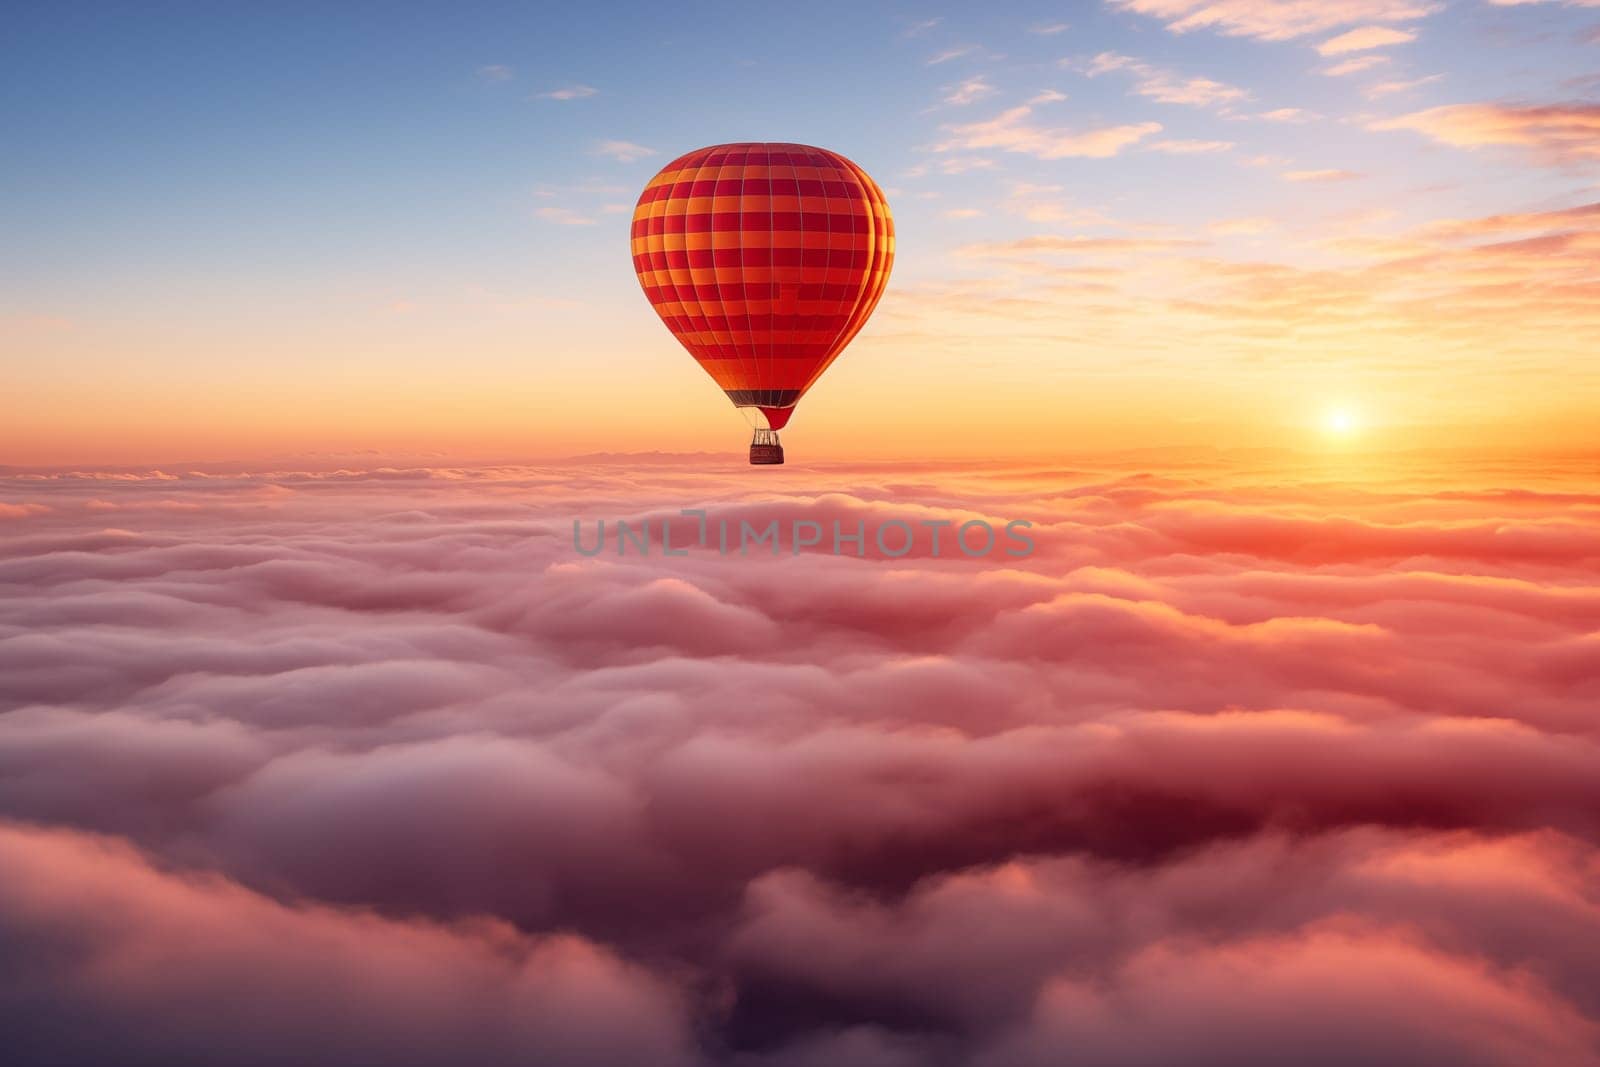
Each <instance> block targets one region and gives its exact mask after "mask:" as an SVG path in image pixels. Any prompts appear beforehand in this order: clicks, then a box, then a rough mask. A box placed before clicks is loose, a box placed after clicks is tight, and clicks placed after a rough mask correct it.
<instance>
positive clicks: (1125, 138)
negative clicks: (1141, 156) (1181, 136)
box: [936, 104, 1162, 159]
mask: <svg viewBox="0 0 1600 1067" xmlns="http://www.w3.org/2000/svg"><path fill="white" fill-rule="evenodd" d="M1033 107H1034V105H1031V104H1022V105H1019V106H1017V107H1013V108H1008V109H1006V110H1005V111H1002V112H1000V114H998V115H996V116H995V117H994V118H992V119H989V120H987V121H984V122H973V123H965V124H959V125H949V126H946V127H945V130H946V131H947V132H948V133H949V134H950V140H948V141H946V142H944V143H942V144H940V145H938V146H937V147H936V151H940V152H948V151H952V150H955V149H958V148H964V149H985V148H998V149H1001V150H1003V151H1006V152H1019V153H1022V154H1024V155H1029V156H1033V157H1034V158H1035V159H1065V158H1072V157H1077V158H1086V159H1106V158H1109V157H1111V156H1115V155H1117V154H1118V153H1120V152H1121V151H1122V150H1123V149H1124V148H1127V147H1128V146H1129V145H1133V144H1137V143H1138V142H1139V141H1141V140H1143V139H1144V138H1145V137H1148V136H1150V135H1151V134H1154V133H1160V132H1161V129H1162V126H1161V124H1160V123H1159V122H1139V123H1128V124H1123V125H1118V126H1103V127H1100V128H1098V129H1089V130H1069V129H1063V128H1060V127H1047V126H1040V125H1038V124H1036V123H1035V122H1032V121H1030V120H1031V117H1032V115H1033Z"/></svg>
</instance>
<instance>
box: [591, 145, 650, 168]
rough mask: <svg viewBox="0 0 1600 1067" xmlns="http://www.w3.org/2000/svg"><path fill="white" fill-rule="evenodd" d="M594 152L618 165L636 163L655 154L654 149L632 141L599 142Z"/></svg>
mask: <svg viewBox="0 0 1600 1067" xmlns="http://www.w3.org/2000/svg"><path fill="white" fill-rule="evenodd" d="M594 151H595V154H596V155H601V156H607V157H609V158H611V159H614V160H616V161H617V162H618V163H637V162H638V161H639V160H641V159H644V158H646V157H648V156H653V155H655V154H656V150H655V149H654V148H646V147H645V146H644V145H642V144H634V143H633V142H632V141H601V142H600V143H599V144H598V145H596V146H595V149H594Z"/></svg>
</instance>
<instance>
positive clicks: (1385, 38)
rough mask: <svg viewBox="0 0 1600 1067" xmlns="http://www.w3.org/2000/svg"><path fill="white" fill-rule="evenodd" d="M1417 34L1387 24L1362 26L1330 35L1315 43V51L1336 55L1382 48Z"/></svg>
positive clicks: (1400, 42)
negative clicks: (1324, 39)
mask: <svg viewBox="0 0 1600 1067" xmlns="http://www.w3.org/2000/svg"><path fill="white" fill-rule="evenodd" d="M1416 39H1417V35H1416V34H1415V33H1413V32H1412V31H1410V30H1397V29H1393V28H1391V27H1389V26H1362V27H1360V28H1359V29H1354V30H1350V31H1349V32H1348V33H1341V34H1339V36H1337V37H1330V38H1328V39H1327V40H1326V41H1323V42H1322V43H1321V44H1319V45H1317V52H1318V53H1319V54H1321V55H1325V56H1338V55H1343V54H1344V53H1346V52H1364V51H1366V50H1367V49H1369V48H1384V47H1387V46H1388V45H1392V44H1405V43H1406V42H1407V41H1415V40H1416Z"/></svg>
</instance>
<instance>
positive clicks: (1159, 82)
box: [1066, 52, 1250, 107]
mask: <svg viewBox="0 0 1600 1067" xmlns="http://www.w3.org/2000/svg"><path fill="white" fill-rule="evenodd" d="M1066 62H1067V63H1068V64H1069V65H1070V61H1066ZM1082 69H1083V72H1084V73H1085V74H1087V75H1088V76H1089V77H1091V78H1093V77H1097V76H1099V75H1101V74H1108V73H1112V72H1118V71H1123V72H1127V73H1129V74H1132V75H1134V76H1135V78H1136V82H1135V87H1134V92H1136V93H1138V94H1139V95H1140V96H1143V97H1146V98H1148V99H1151V100H1155V101H1157V102H1159V103H1163V104H1187V105H1189V106H1191V107H1218V106H1225V105H1228V104H1232V103H1235V102H1237V101H1240V100H1245V99H1248V98H1249V96H1250V94H1249V93H1248V92H1246V91H1245V90H1243V89H1240V88H1238V87H1236V86H1232V85H1227V84H1225V83H1223V82H1219V81H1216V80H1214V79H1212V78H1201V77H1186V76H1184V75H1182V74H1178V73H1175V72H1173V71H1170V70H1163V69H1161V68H1160V67H1155V66H1152V65H1151V64H1149V63H1146V62H1144V61H1143V60H1140V59H1135V58H1134V57H1133V56H1125V55H1121V54H1119V53H1116V52H1101V53H1100V54H1099V55H1097V56H1095V57H1094V58H1093V59H1091V60H1089V62H1088V63H1087V64H1086V65H1084V66H1083V68H1082Z"/></svg>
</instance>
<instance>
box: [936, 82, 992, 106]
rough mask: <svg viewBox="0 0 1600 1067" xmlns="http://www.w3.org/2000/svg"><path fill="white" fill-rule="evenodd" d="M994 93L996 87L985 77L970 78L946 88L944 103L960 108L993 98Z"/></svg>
mask: <svg viewBox="0 0 1600 1067" xmlns="http://www.w3.org/2000/svg"><path fill="white" fill-rule="evenodd" d="M994 93H995V88H994V86H992V85H990V84H989V83H988V82H987V81H986V80H984V77H983V75H981V74H980V75H978V76H977V77H975V78H968V79H967V80H966V81H964V82H961V83H959V84H957V85H952V86H949V87H948V88H946V89H945V93H944V102H945V103H947V104H952V105H955V106H957V107H959V106H962V105H964V104H971V103H974V102H975V101H978V100H982V99H983V98H985V97H988V96H993V95H994Z"/></svg>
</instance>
